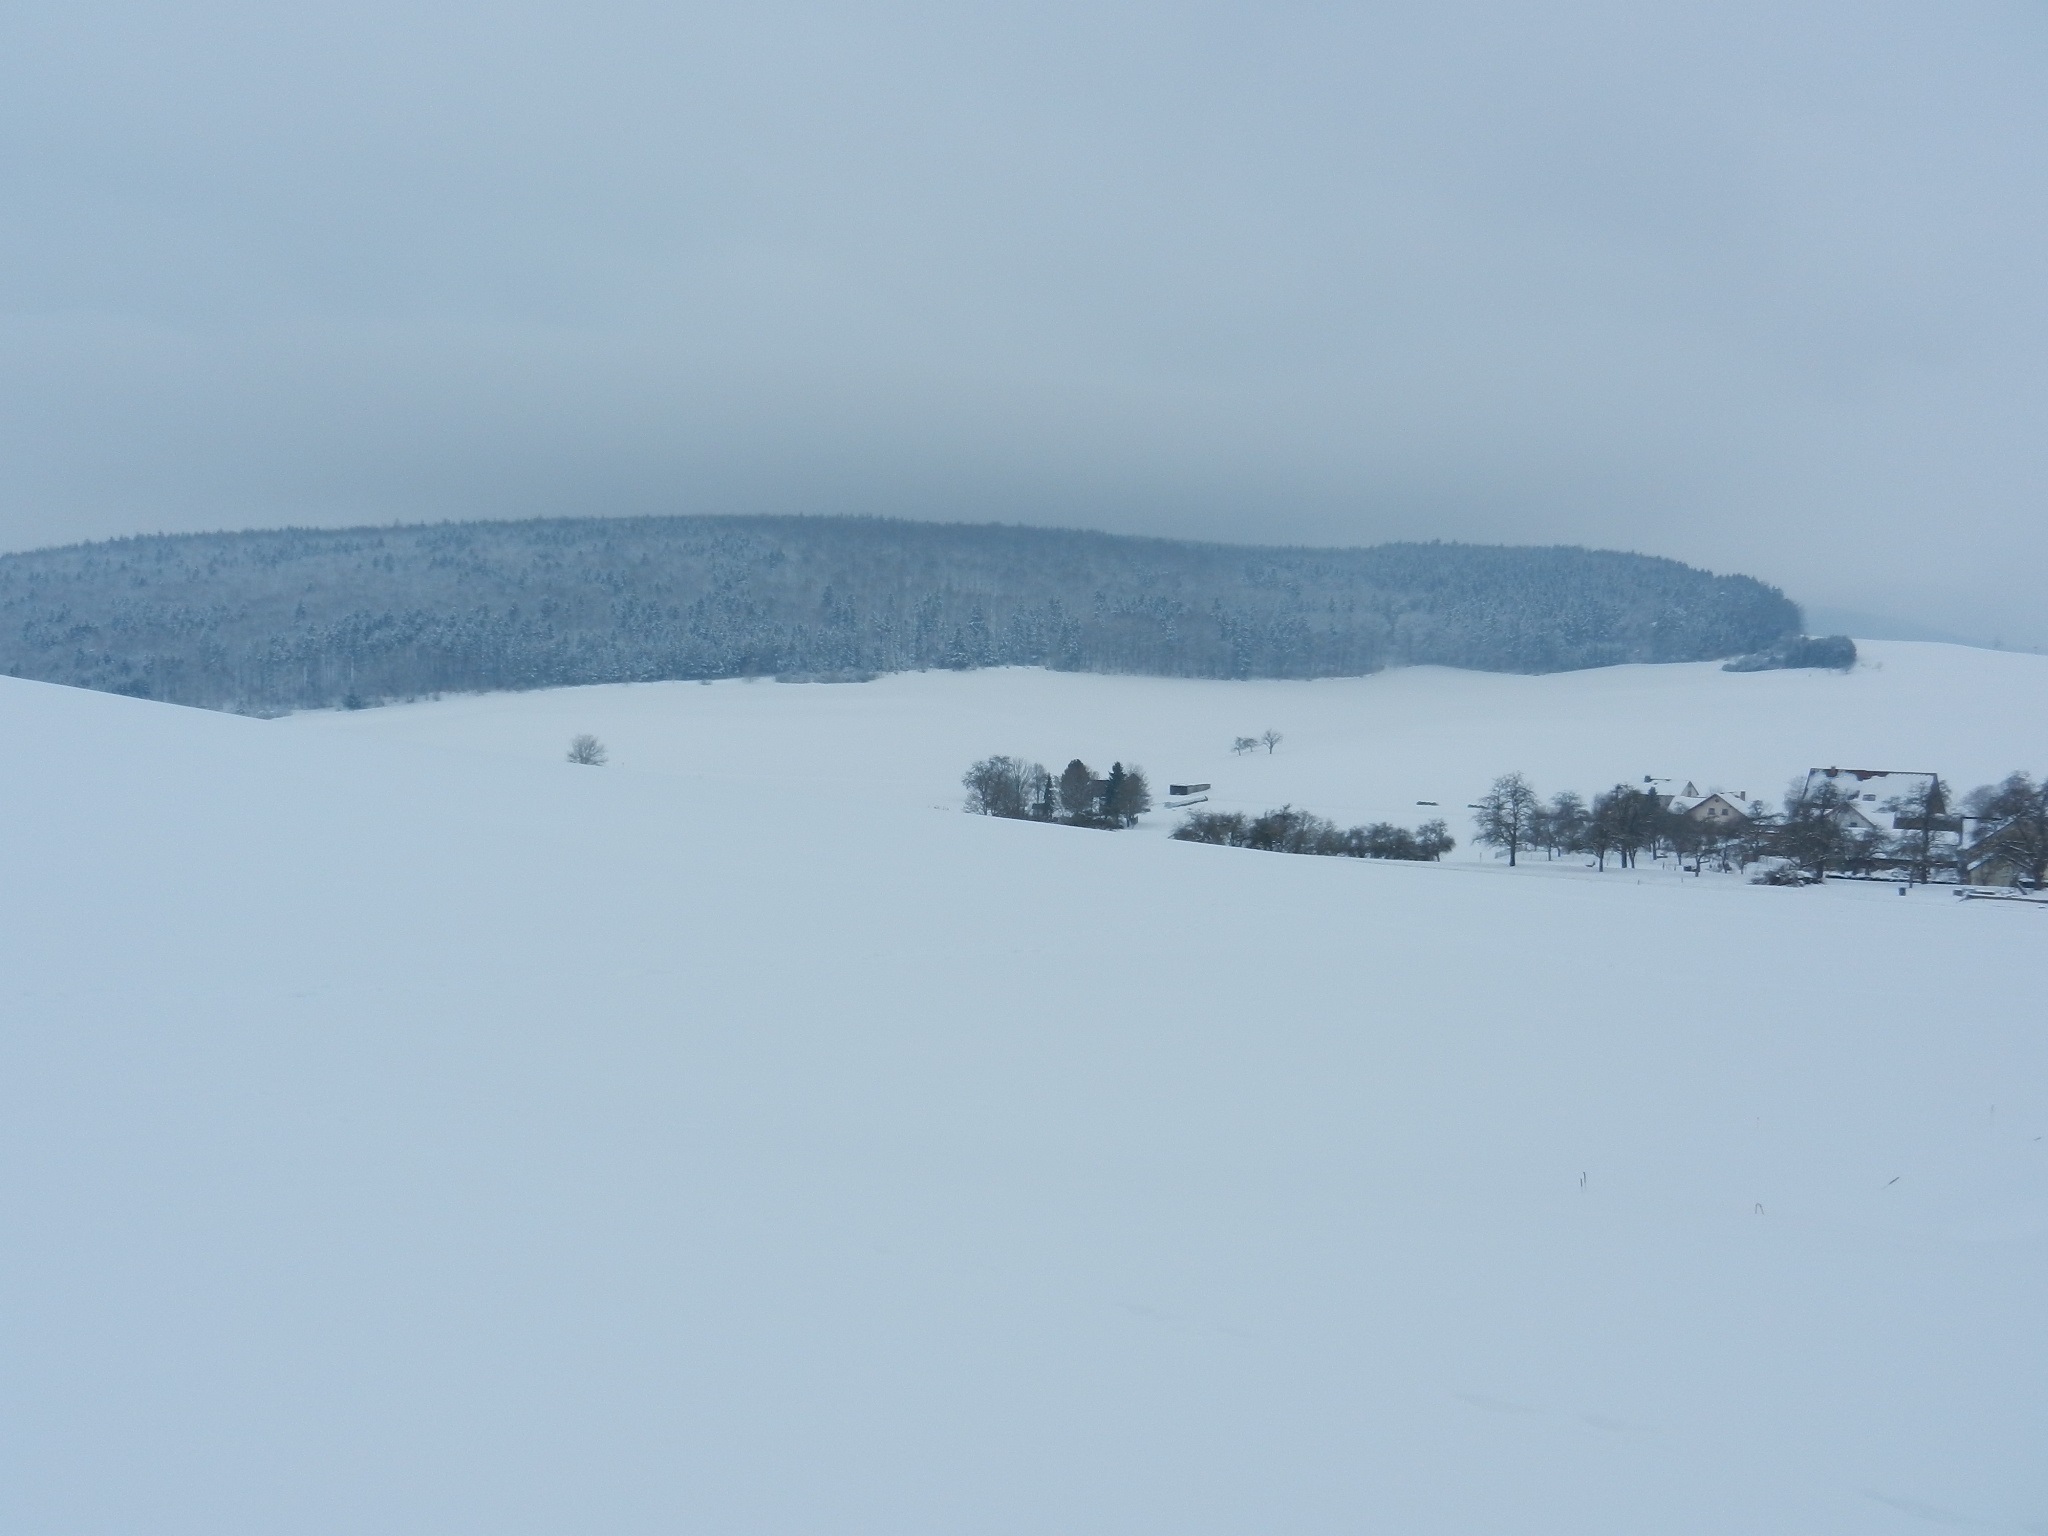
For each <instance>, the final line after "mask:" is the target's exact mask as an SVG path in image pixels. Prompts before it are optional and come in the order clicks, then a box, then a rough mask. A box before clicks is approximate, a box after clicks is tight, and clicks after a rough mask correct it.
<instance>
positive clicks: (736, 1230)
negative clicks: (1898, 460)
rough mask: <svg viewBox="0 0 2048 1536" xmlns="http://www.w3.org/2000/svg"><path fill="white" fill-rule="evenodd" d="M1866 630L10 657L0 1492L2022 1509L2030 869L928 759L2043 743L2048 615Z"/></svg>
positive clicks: (1267, 786)
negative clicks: (299, 676) (1133, 820)
mask: <svg viewBox="0 0 2048 1536" xmlns="http://www.w3.org/2000/svg"><path fill="white" fill-rule="evenodd" d="M1868 649H1869V653H1870V654H1871V656H1872V657H1873V658H1874V659H1875V660H1876V661H1877V662H1878V663H1879V665H1877V666H1875V667H1871V668H1867V669H1865V670H1863V671H1859V672H1858V673H1856V674H1854V675H1851V676H1848V677H1836V676H1833V675H1802V674H1761V675H1748V676H1732V675H1728V674H1722V673H1720V672H1718V671H1716V670H1713V669H1711V668H1666V669H1657V670H1638V669H1620V670H1616V671H1613V672H1606V673H1592V674H1579V675H1575V676H1570V677H1554V678H1533V679H1532V678H1506V677H1476V676H1465V675H1461V674H1451V673H1441V672H1422V671H1417V672H1408V673H1395V674H1389V675H1385V676H1382V677H1377V678H1372V679H1367V680H1362V681H1359V682H1355V683H1353V682H1320V683H1307V684H1280V683H1258V684H1208V683H1194V682H1160V681H1157V680H1152V681H1143V680H1137V679H1119V678H1104V677H1073V676H1055V675H1050V674H1041V673H1031V672H1007V673H982V674H967V675H956V674H931V675H924V676H910V677H902V678H891V679H885V680H883V681H881V682H877V683H872V684H866V685H858V686H854V685H848V686H778V685H776V684H773V683H760V684H752V685H746V684H737V683H733V684H717V685H713V686H706V687H699V686H694V685H650V686H645V687H631V688H617V689H599V690H583V691H579V692H576V693H573V694H571V693H558V694H530V695H523V696H518V697H512V698H481V699H460V700H448V701H445V702H442V703H439V704H434V705H420V706H414V707H407V708H391V709H386V710H375V711H366V712H362V713H359V714H350V715H340V714H336V715H322V716H305V717H299V718H294V719H288V720H283V721H270V722H258V721H252V720H244V719H238V718H233V717H229V716H223V715H214V714H205V713H200V712H197V711H189V710H182V709H177V708H173V707H170V706H166V705H161V704H151V703H145V702H140V701H136V700H130V699H122V698H116V697H111V696H107V695H101V694H93V693H85V692H79V691H74V690H68V689H63V688H58V687H54V686H49V685H43V684H34V683H26V682H20V681H15V680H4V679H0V793H4V803H5V804H6V805H7V806H8V807H9V808H10V815H9V817H8V820H7V827H6V831H5V833H4V842H0V849H4V859H5V866H4V867H5V869H6V872H7V877H8V878H7V879H6V881H5V882H4V885H0V936H4V937H0V946H4V949H0V955H4V961H5V963H4V965H0V1017H4V1019H5V1021H6V1024H5V1029H4V1031H0V1426H4V1433H0V1530H6V1531H10V1532H11V1531H22V1532H37V1533H45V1532H64V1533H70V1532H110V1531H122V1532H126V1531H137V1532H141V1531H147V1532H150V1533H152V1536H184V1533H192V1536H197V1533H201V1532H204V1533H207V1536H220V1533H245V1532H246V1533H258V1532H260V1533H265V1536H269V1533H275V1532H281V1531H289V1532H293V1533H295V1536H296V1533H308V1536H315V1533H341V1532H349V1533H358V1532H365V1531H376V1532H379V1533H422V1536H424V1533H434V1536H445V1533H459V1532H474V1533H479V1536H482V1533H490V1536H505V1533H527V1532H531V1533H543V1532H544V1533H550V1536H552V1533H558V1532H563V1531H602V1532H607V1533H614V1532H618V1533H633V1532H647V1533H655V1532H660V1533H673V1532H678V1531H703V1532H720V1533H726V1532H760V1533H770V1532H774V1533H783V1532H815V1533H833V1536H840V1533H854V1532H869V1533H876V1536H882V1533H888V1536H903V1533H934V1536H936V1533H947V1536H951V1533H957V1532H964V1531H1004V1532H1020V1533H1021V1532H1030V1533H1061V1536H1066V1533H1088V1532H1099V1533H1105V1536H1106V1533H1118V1536H1123V1533H1133V1532H1156V1533H1161V1536H1166V1533H1173V1536H1186V1533H1211V1532H1213V1533H1223V1532H1230V1533H1266V1532H1325V1531H1328V1532H1339V1531H1343V1532H1354V1531H1388V1532H1403V1533H1436V1532H1441V1533H1446V1536H1449V1533H1458V1536H1464V1533H1472V1532H1496V1531H1497V1532H1517V1533H1552V1532H1554V1533H1559V1536H1607V1533H1612V1536H1623V1533H1627V1536H1639V1533H1642V1532H1646V1531H1654V1532H1658V1533H1660V1536H1690V1533H1698V1536H1726V1533H1728V1532H1734V1531H1741V1532H1784V1533H1799V1536H1830V1533H1851V1532H1855V1533H1869V1532H1878V1533H1882V1532H1894V1531H1896V1532H1913V1531H1921V1530H1925V1529H1926V1528H1927V1527H1928V1525H1929V1524H1930V1523H1935V1524H1947V1525H1955V1526H1975V1527H1978V1528H1982V1529H1987V1530H2002V1531H2015V1532H2018V1531H2028V1530H2033V1531H2039V1530H2041V1529H2043V1528H2048V1457H2044V1456H2043V1454H2042V1447H2043V1446H2044V1445H2048V1386H2044V1382H2048V1309H2044V1308H2043V1306H2042V1304H2041V1303H2042V1298H2043V1296H2044V1295H2048V1141H2044V1140H2043V1138H2044V1136H2048V1031H2044V1030H2043V1028H2042V1026H2041V1016H2042V1008H2041V976H2042V974H2043V969H2042V968H2043V962H2044V958H2048V913H2044V912H2042V911H2040V910H2037V909H2033V908H2023V907H2011V906H2007V907H1998V906H1994V905H1992V904H1989V903H1974V904H1964V903H1959V902H1956V901H1954V900H1953V898H1951V897H1949V896H1947V895H1944V894H1941V893H1938V892H1916V893H1915V894H1914V895H1913V896H1911V897H1910V898H1907V899H1900V898H1898V897H1896V896H1894V895H1891V894H1889V888H1876V889H1868V890H1862V891H1843V890H1838V889H1828V890H1818V891H1803V890H1777V889H1763V888H1755V887H1749V886H1746V885H1741V884H1734V883H1729V884H1716V883H1714V882H1711V881H1707V882H1698V883H1691V882H1678V881H1675V880H1673V881H1669V882H1661V883H1660V882H1656V881H1652V882H1649V883H1644V884H1638V883H1636V882H1635V881H1634V880H1633V879H1629V880H1621V879H1610V880H1600V879H1593V878H1588V879H1584V880H1545V879H1527V880H1523V879H1511V878H1499V879H1492V878H1488V879H1478V878H1472V876H1471V873H1470V867H1469V866H1468V867H1466V868H1462V869H1461V868H1445V867H1434V866H1414V865H1393V864H1378V863H1365V862H1358V861H1352V860H1334V859H1305V858H1285V857H1277V856H1271V855H1260V854H1254V853H1245V852H1241V851H1237V850H1230V849H1220V848H1209V847H1196V846H1190V845H1184V844H1178V843H1174V842H1171V841H1169V840H1167V839H1165V838H1164V837H1162V836H1149V835H1106V834H1094V833H1087V832H1079V831H1072V830H1068V829H1061V828H1051V827H1044V826H1034V825H1027V824H1021V823H1004V822H995V821H990V820H986V819H983V818H978V817H969V816H964V815H961V814H959V813H958V811H957V806H958V803H959V790H958V776H959V772H960V769H961V768H962V767H963V766H964V765H965V763H966V761H968V760H969V759H970V758H972V757H975V756H979V755H982V754H984V753H986V752H991V751H1019V752H1024V753H1027V754H1030V755H1033V756H1036V757H1039V758H1041V759H1044V760H1047V761H1051V760H1052V759H1054V758H1055V757H1060V756H1063V755H1066V754H1070V753H1080V754H1082V755H1084V756H1088V757H1089V758H1090V759H1091V761H1093V760H1097V759H1100V760H1103V761H1105V762H1106V760H1107V759H1108V758H1110V757H1111V756H1129V757H1133V758H1136V759H1138V760H1139V761H1142V762H1144V763H1145V765H1146V766H1147V767H1148V768H1149V769H1151V770H1152V772H1153V774H1154V776H1155V778H1156V779H1157V780H1158V781H1160V782H1164V781H1165V780H1166V779H1167V778H1168V777H1169V776H1171V777H1179V776H1181V775H1183V774H1186V775H1188V776H1191V777H1192V776H1199V777H1204V778H1212V779H1214V780H1215V781H1216V782H1217V784H1218V785H1219V788H1220V789H1222V790H1223V791H1224V792H1225V794H1226V795H1227V797H1228V800H1229V803H1232V804H1239V805H1245V806H1262V805H1265V804H1269V803H1274V802H1277V801H1279V800H1282V799H1292V800H1295V801H1296V802H1297V803H1301V804H1306V805H1309V806H1312V807H1314V808H1315V809H1317V810H1320V811H1323V812H1325V813H1328V814H1333V815H1338V816H1342V817H1345V818H1347V819H1349V818H1356V817H1363V816H1376V815H1389V816H1395V815H1398V816H1400V817H1401V818H1402V819H1407V820H1413V819H1415V818H1416V816H1417V815H1419V814H1422V813H1419V812H1417V811H1416V810H1415V808H1414V807H1413V805H1412V802H1413V801H1414V800H1416V799H1440V800H1444V801H1446V802H1449V801H1462V800H1464V799H1467V798H1470V797H1471V795H1472V794H1473V792H1474V791H1475V790H1476V789H1478V788H1480V787H1482V786H1483V785H1484V783H1485V781H1486V780H1487V779H1488V778H1489V777H1491V776H1492V775H1493V774H1494V773H1497V772H1500V771H1503V770H1505V769H1509V768H1519V769H1521V770H1522V771H1524V772H1526V773H1528V774H1529V775H1530V777H1531V778H1532V779H1534V780H1536V781H1537V782H1538V783H1539V785H1540V786H1541V787H1543V788H1545V789H1553V788H1561V787H1566V786H1567V785H1569V786H1570V787H1577V788H1588V789H1590V788H1595V787H1599V786H1600V785H1601V784H1603V783H1605V782H1611V781H1612V780H1613V779H1614V778H1616V777H1624V776H1626V777H1640V776H1641V775H1642V774H1643V773H1646V772H1648V773H1656V774H1675V775H1679V776H1690V777H1697V778H1699V779H1701V780H1702V781H1703V787H1704V782H1705V781H1709V780H1711V781H1717V782H1721V783H1723V784H1727V785H1729V787H1741V788H1749V789H1751V790H1752V791H1756V792H1770V793H1775V792H1776V791H1777V790H1778V789H1779V788H1780V787H1781V786H1782V784H1783V782H1784V780H1785V779H1786V778H1788V777H1790V775H1791V774H1792V773H1793V772H1795V771H1798V770H1801V769H1803V768H1805V767H1808V766H1811V765H1812V764H1814V763H1816V762H1824V761H1835V760H1839V761H1841V762H1843V763H1845V764H1847V763H1856V764H1858V765H1862V764H1864V763H1866V762H1872V763H1874V765H1876V766H1903V767H1932V768H1937V769H1939V770H1940V771H1942V772H1944V773H1945V774H1947V775H1949V776H1950V777H1952V778H1953V779H1955V780H1956V781H1957V782H1959V783H1963V784H1969V783H1973V782H1976V781H1977V780H1979V779H1984V778H1990V777H1993V776H1995V775H1998V774H2002V773H2004V772H2005V771H2007V770H2009V769H2011V768H2014V767H2019V766H2023V765H2024V766H2029V767H2032V768H2034V769H2035V770H2037V771H2038V770H2040V769H2041V768H2042V767H2044V766H2048V762H2044V758H2048V752H2044V750H2043V747H2044V743H2043V737H2042V727H2041V726H2040V724H2039V722H2040V721H2041V720H2042V719H2044V718H2048V714H2044V711H2043V709H2042V708H2041V705H2042V703H2043V702H2044V699H2048V691H2044V690H2048V661H2043V660H2041V659H2039V658H2025V657H2009V656H1998V655H1989V654H1987V653H1982V652H1964V651H1951V650H1948V649H1945V648H1942V647H1931V646H1913V645H1886V646H1876V645H1874V646H1871V647H1869V648H1868ZM1268 726H1270V727H1273V728H1275V729H1278V730H1280V731H1282V732H1284V733H1285V736H1286V740H1285V741H1284V742H1283V744H1282V745H1281V747H1280V749H1279V751H1278V752H1277V753H1275V754H1274V755H1273V756H1272V757H1270V758H1266V757H1263V756H1262V757H1260V758H1258V759H1256V760H1254V759H1248V758H1237V757H1232V756H1231V755H1230V754H1229V753H1228V751H1227V747H1228V743H1229V739H1230V737H1231V736H1233V735H1235V734H1243V733H1249V732H1253V731H1257V730H1262V729H1264V728H1266V727H1268ZM575 731H594V732H596V733H597V734H599V735H600V736H602V737H603V738H604V739H605V740H606V742H607V743H608V744H609V746H610V747H611V749H612V753H613V758H614V763H615V766H613V767H609V768H605V769H602V770H593V769H589V768H579V767H572V766H570V765H568V764H565V763H563V762H561V761H560V757H561V752H562V749H563V747H564V746H565V745H566V742H567V739H568V736H569V735H570V734H571V733H572V732H575ZM935 807H943V808H944V809H934V808H935ZM1154 819H1155V820H1159V821H1161V822H1167V821H1170V818H1154ZM1453 830H1454V831H1456V832H1457V833H1458V834H1459V835H1460V836H1461V837H1462V836H1464V835H1465V834H1466V832H1467V830H1468V829H1467V827H1466V826H1465V825H1463V824H1462V822H1461V821H1460V820H1458V819H1455V818H1454V820H1453Z"/></svg>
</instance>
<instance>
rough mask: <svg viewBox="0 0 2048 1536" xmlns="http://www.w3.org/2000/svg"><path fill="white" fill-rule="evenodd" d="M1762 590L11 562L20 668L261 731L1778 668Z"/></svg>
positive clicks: (858, 547) (552, 543)
mask: <svg viewBox="0 0 2048 1536" xmlns="http://www.w3.org/2000/svg"><path fill="white" fill-rule="evenodd" d="M1798 627H1799V610H1798V609H1797V607H1796V606H1795V605H1794V604H1792V603H1791V602H1789V601H1788V600H1787V599H1786V598H1785V596H1784V594H1782V593H1781V592H1779V591H1777V590H1776V589H1775V588H1772V587H1768V586H1765V585H1764V584H1763V583H1761V582H1758V581H1755V580H1752V579H1751V578H1749V577H1746V576H1714V575H1710V574H1708V573H1707V572H1705V571H1699V570H1694V569H1692V568H1691V567H1689V566H1684V565H1680V564H1679V563H1678V562H1676V561H1673V560H1658V559H1651V558H1648V557H1645V556H1641V555H1626V554H1617V553H1614V552H1611V551H1601V550H1584V549H1563V548H1559V549H1509V548H1494V547H1481V546H1473V545H1455V544H1428V545H1421V544H1393V545H1385V546H1382V547H1380V548H1377V549H1261V548H1253V547H1243V546H1230V545H1219V544H1189V543H1176V542H1172V541H1168V540H1161V539H1131V538H1118V537H1113V536H1111V535H1108V534H1096V533H1076V532H1066V531H1061V530H1056V529H1033V528H1007V527H994V526H982V525H975V526H970V525H961V524H955V525H941V524H928V523H906V522H891V521H884V520H876V519H847V518H838V519H835V518H637V519H563V520H556V521H544V522H527V523H468V524H444V525H439V526H435V527H414V528H365V529H350V530H339V531H335V530H328V531H319V530H302V529H288V530H280V531H275V532H261V533H224V534H205V535H181V536H166V537H156V538H145V539H126V540H119V541H116V542H114V543H109V544H93V545H81V546H77V547H74V548H69V549H56V550H41V551H36V552H33V553H30V554H18V555H7V556H0V672H6V673H8V674H9V675H13V676H18V677H32V678H39V679H42V680H45V681H49V682H63V683H72V684H76V685H79V686H82V687H89V688H101V689H107V690H110V691H114V692H129V693H135V694H139V695H143V696H146V697H152V698H159V699H166V700H171V701H175V702H179V703H187V704H201V705H206V706H209V707H222V708H233V709H241V710H246V711H250V712H255V713H269V712H275V711H278V710H282V709H289V708H299V707H305V706H310V705H327V704H335V703H339V702H341V701H342V700H343V699H344V698H345V697H359V698H364V699H370V700H376V699H383V698H403V697H414V696H418V695H422V694H431V693H436V692H441V691H465V690H480V689H498V688H535V687H548V686H555V685H560V684H578V683H605V682H624V681H641V680H647V679H653V678H677V677H685V678H687V677H736V676H749V675H771V674H782V673H792V672H797V673H819V672H823V673H834V674H845V673H867V672H888V671H898V670H903V669H906V668H916V667H953V668H963V669H964V668H970V667H986V666H1001V665H1018V664H1024V665H1046V666H1053V667H1058V668H1061V669H1064V670H1069V671H1096V672H1138V673H1149V674H1154V675H1164V676H1191V677H1319V676H1341V675H1355V674H1359V673H1366V672H1372V671H1375V670H1377V669H1378V668H1380V667H1382V666H1387V665H1391V664H1414V663H1440V664H1443V665H1448V666H1464V667H1486V668H1494V669H1500V670H1505V671H1516V672H1547V671H1556V670H1560V669H1564V668H1571V667H1588V666H1606V665H1612V664H1615V663H1620V662H1636V661H1643V662H1647V661H1693V660H1701V659H1705V658H1708V657H1718V656H1728V655H1733V654H1735V653H1737V652H1743V651H1754V650H1759V649H1761V648H1763V647H1765V646H1767V645H1769V644H1770V643H1772V642H1773V641H1775V640H1777V639H1778V638H1780V637H1781V636H1782V635H1784V634H1786V633H1788V632H1790V631H1795V630H1797V628H1798Z"/></svg>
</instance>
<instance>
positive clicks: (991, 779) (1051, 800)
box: [960, 757, 1152, 828]
mask: <svg viewBox="0 0 2048 1536" xmlns="http://www.w3.org/2000/svg"><path fill="white" fill-rule="evenodd" d="M960 782H961V783H962V784H963V785H964V786H965V787H966V790H967V807H966V808H967V809H968V810H969V811H971V812H973V813H975V814H976V815H980V816H1001V817H1005V818H1008V819H1011V820H1015V821H1055V822H1062V823H1064V824H1066V825H1068V826H1075V827H1106V828H1113V827H1128V826H1131V825H1132V824H1133V823H1135V822H1136V821H1137V819H1138V818H1139V817H1140V816H1142V815H1144V814H1145V812H1147V811H1149V810H1151V809H1152V788H1151V786H1150V785H1149V784H1148V783H1146V781H1145V770H1144V769H1143V768H1140V767H1139V766H1138V765H1137V764H1136V763H1133V764H1131V766H1130V767H1128V768H1126V767H1125V766H1124V765H1123V764H1122V763H1116V764H1113V765H1112V766H1111V768H1110V770H1109V774H1108V776H1107V777H1105V778H1097V777H1096V776H1095V770H1094V769H1092V768H1090V767H1089V766H1088V765H1087V764H1086V763H1084V762H1082V761H1081V759H1080V758H1078V757H1077V758H1074V759H1073V760H1072V761H1071V762H1069V763H1068V764H1067V766H1066V767H1065V768H1064V769H1063V770H1061V772H1060V774H1059V775H1058V777H1054V776H1053V775H1052V774H1050V773H1048V772H1046V770H1045V768H1044V766H1043V765H1041V764H1039V763H1033V762H1027V761H1025V760H1024V759H1023V758H1018V757H985V758H983V759H982V760H981V761H980V762H978V763H976V764H975V765H974V766H973V767H971V768H969V769H968V770H967V772H966V773H965V774H963V775H962V776H961V780H960Z"/></svg>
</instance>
